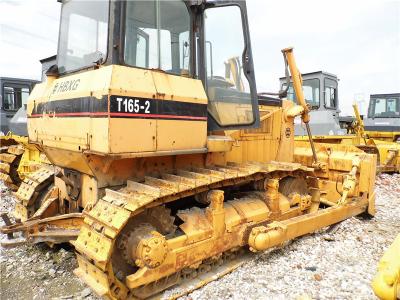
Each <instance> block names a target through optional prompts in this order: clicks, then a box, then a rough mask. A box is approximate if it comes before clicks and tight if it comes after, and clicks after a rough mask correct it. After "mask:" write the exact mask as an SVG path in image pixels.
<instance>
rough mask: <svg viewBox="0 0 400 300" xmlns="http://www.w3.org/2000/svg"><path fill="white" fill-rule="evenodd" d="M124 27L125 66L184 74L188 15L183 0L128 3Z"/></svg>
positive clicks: (186, 53)
mask: <svg viewBox="0 0 400 300" xmlns="http://www.w3.org/2000/svg"><path fill="white" fill-rule="evenodd" d="M125 28H126V30H125V52H124V60H125V63H126V64H129V65H131V66H136V67H141V68H150V69H161V70H164V71H166V72H168V73H174V74H178V75H188V72H189V50H190V40H189V31H190V15H189V11H188V9H187V7H186V4H185V3H184V2H183V1H181V0H170V1H160V0H153V1H150V0H148V1H128V2H127V3H126V19H125Z"/></svg>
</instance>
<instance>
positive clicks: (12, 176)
mask: <svg viewBox="0 0 400 300" xmlns="http://www.w3.org/2000/svg"><path fill="white" fill-rule="evenodd" d="M22 154H24V148H23V147H21V146H20V145H11V146H5V147H2V149H1V153H0V179H1V180H3V181H4V183H5V184H6V185H7V186H8V187H10V188H11V189H13V190H17V189H18V186H19V184H20V183H21V181H22V179H21V177H20V176H19V174H18V167H19V162H20V161H21V157H22Z"/></svg>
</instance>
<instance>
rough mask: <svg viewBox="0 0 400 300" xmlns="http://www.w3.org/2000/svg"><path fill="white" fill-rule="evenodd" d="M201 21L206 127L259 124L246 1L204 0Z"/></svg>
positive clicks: (201, 63)
mask: <svg viewBox="0 0 400 300" xmlns="http://www.w3.org/2000/svg"><path fill="white" fill-rule="evenodd" d="M202 21H203V26H202V27H203V32H202V37H203V40H202V41H201V43H202V46H203V47H202V49H203V55H204V57H203V59H204V62H200V63H199V65H200V66H202V67H204V70H202V71H203V72H200V74H201V73H202V75H203V83H204V85H205V87H206V92H207V96H208V115H209V118H208V130H209V131H212V130H220V129H239V128H254V127H259V112H258V99H257V91H256V84H255V76H254V68H253V58H252V53H251V45H250V36H249V30H248V21H247V12H246V4H245V2H244V1H223V2H222V1H218V2H207V4H206V8H205V9H204V11H203V15H202Z"/></svg>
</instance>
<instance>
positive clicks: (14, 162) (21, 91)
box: [0, 77, 45, 190]
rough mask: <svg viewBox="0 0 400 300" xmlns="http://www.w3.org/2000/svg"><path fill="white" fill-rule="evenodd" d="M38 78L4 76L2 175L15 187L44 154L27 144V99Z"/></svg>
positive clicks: (2, 99) (2, 81) (7, 182)
mask: <svg viewBox="0 0 400 300" xmlns="http://www.w3.org/2000/svg"><path fill="white" fill-rule="evenodd" d="M36 83H38V81H35V80H29V79H19V78H9V77H1V78H0V86H1V97H0V99H1V111H0V119H1V120H0V121H1V132H2V135H1V136H0V143H1V153H0V179H2V180H3V181H4V182H5V183H6V184H7V185H8V186H9V187H11V188H12V189H14V190H16V189H17V187H18V186H19V184H20V183H21V181H22V180H23V179H24V178H25V177H26V176H27V175H28V174H30V173H31V172H33V171H35V170H37V168H38V165H39V164H40V163H41V162H42V161H44V160H45V158H44V157H43V156H42V155H41V154H40V152H39V151H38V150H37V148H36V146H34V145H29V144H28V130H27V118H26V103H27V99H28V96H29V93H30V92H31V90H32V88H33V86H34V85H35V84H36Z"/></svg>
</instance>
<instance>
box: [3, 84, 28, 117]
mask: <svg viewBox="0 0 400 300" xmlns="http://www.w3.org/2000/svg"><path fill="white" fill-rule="evenodd" d="M3 90H4V97H3V109H4V110H10V111H16V110H18V109H19V108H20V107H21V106H22V104H26V103H27V101H28V96H29V88H28V87H15V86H11V85H7V84H5V85H4V88H3Z"/></svg>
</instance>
